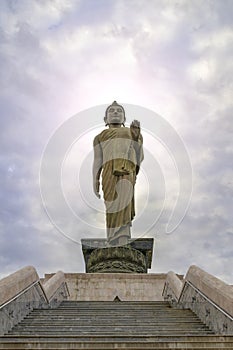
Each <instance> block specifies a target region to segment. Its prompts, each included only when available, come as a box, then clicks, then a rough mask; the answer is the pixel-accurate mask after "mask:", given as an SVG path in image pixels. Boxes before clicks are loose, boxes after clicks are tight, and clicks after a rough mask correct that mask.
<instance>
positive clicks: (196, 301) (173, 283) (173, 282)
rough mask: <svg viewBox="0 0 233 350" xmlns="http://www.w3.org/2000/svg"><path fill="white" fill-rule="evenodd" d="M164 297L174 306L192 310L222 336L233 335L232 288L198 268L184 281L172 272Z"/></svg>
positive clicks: (190, 269)
mask: <svg viewBox="0 0 233 350" xmlns="http://www.w3.org/2000/svg"><path fill="white" fill-rule="evenodd" d="M163 296H164V299H165V300H168V301H169V303H170V304H171V305H173V306H176V307H179V308H189V309H191V310H192V311H193V312H194V313H195V314H196V315H197V316H198V317H199V318H200V319H201V320H202V321H203V322H204V323H205V324H206V325H207V326H209V327H210V329H212V330H213V331H215V332H216V333H219V334H228V335H230V334H233V287H232V286H230V285H228V284H226V283H224V282H223V281H221V280H220V279H218V278H216V277H214V276H212V275H210V274H209V273H207V272H205V271H203V270H202V269H200V268H199V267H197V266H191V267H190V268H189V270H188V272H187V275H186V277H185V279H184V280H183V282H182V281H180V280H179V278H178V277H177V276H176V274H175V273H174V272H169V273H168V275H167V279H166V282H165V285H164V290H163Z"/></svg>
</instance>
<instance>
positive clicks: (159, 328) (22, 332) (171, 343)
mask: <svg viewBox="0 0 233 350" xmlns="http://www.w3.org/2000/svg"><path fill="white" fill-rule="evenodd" d="M0 349H89V350H91V349H131V350H132V349H205V350H210V349H233V336H218V335H216V334H214V333H213V332H212V331H211V330H210V329H209V328H207V327H206V326H205V325H204V324H203V323H202V322H201V321H200V320H199V319H198V318H197V316H196V315H195V314H194V313H193V312H192V311H190V310H180V309H175V308H172V307H170V306H169V304H168V303H167V302H158V301H157V302H121V301H113V302H106V301H105V302H97V301H92V302H87V301H79V302H78V301H64V302H62V303H61V305H60V306H59V307H58V308H55V309H34V310H33V311H32V312H31V313H30V314H29V315H28V316H27V317H26V318H25V319H24V320H22V321H21V322H20V323H19V324H18V325H17V326H15V327H14V328H13V329H12V330H11V331H10V332H9V333H8V334H7V335H5V336H3V337H0Z"/></svg>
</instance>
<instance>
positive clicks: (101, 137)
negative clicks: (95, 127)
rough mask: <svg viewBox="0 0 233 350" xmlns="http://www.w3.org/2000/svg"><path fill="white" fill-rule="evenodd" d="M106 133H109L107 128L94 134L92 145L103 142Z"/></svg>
mask: <svg viewBox="0 0 233 350" xmlns="http://www.w3.org/2000/svg"><path fill="white" fill-rule="evenodd" d="M108 133H109V129H104V130H103V131H101V133H99V134H98V135H96V136H95V138H94V145H96V144H97V143H100V142H103V141H104V140H105V139H106V137H107V136H108Z"/></svg>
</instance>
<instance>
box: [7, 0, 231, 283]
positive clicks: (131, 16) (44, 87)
mask: <svg viewBox="0 0 233 350" xmlns="http://www.w3.org/2000/svg"><path fill="white" fill-rule="evenodd" d="M232 57H233V2H232V1H231V0H206V1H202V0H200V1H199V0H193V1H192V0H189V1H188V0H187V1H185V0H173V1H172V0H170V1H166V0H125V1H123V0H114V1H113V0H112V1H111V0H96V1H94V0H92V1H91V0H77V1H76V0H51V1H50V0H47V1H39V0H38V1H36V0H5V1H4V0H1V1H0V84H1V85H0V115H1V127H0V134H1V138H0V145H1V156H0V172H1V175H0V183H1V207H0V215H1V221H0V266H1V268H0V276H5V275H7V274H9V273H11V272H14V271H15V270H17V269H19V268H21V267H23V266H25V265H33V266H35V268H36V269H37V271H38V272H39V274H40V275H41V276H42V275H43V274H44V273H50V272H55V271H57V270H59V269H61V270H63V271H64V272H84V262H83V257H82V252H81V246H80V243H79V242H80V238H86V237H87V238H93V237H96V238H98V237H102V236H103V237H104V235H103V232H104V230H103V227H104V212H103V209H104V208H103V202H101V201H99V202H98V203H97V199H95V198H94V197H93V193H92V191H91V183H90V182H91V162H92V139H93V137H94V135H96V134H97V133H98V132H99V131H100V130H101V129H102V128H104V122H103V114H104V110H105V106H106V105H108V104H110V103H112V101H113V100H117V101H118V102H119V103H121V104H123V105H125V106H126V114H127V115H126V118H127V122H128V123H130V121H131V120H132V119H134V118H135V117H137V118H138V119H139V120H140V121H141V125H142V133H143V136H144V143H145V161H144V162H143V166H142V172H141V174H140V175H139V179H138V181H137V184H136V186H137V188H136V200H137V199H138V200H137V217H136V218H137V219H135V224H134V226H133V229H132V232H133V235H134V234H135V235H136V237H137V235H138V237H139V236H140V235H142V233H144V231H145V227H147V224H148V222H149V223H150V222H152V223H153V222H154V221H156V225H154V226H153V227H152V228H151V230H149V231H148V232H147V233H146V237H153V238H155V247H154V257H153V266H152V269H151V270H150V272H152V273H160V272H168V271H169V270H173V271H175V272H177V273H183V274H185V273H186V271H187V269H188V267H189V266H190V265H192V264H195V265H198V266H199V267H201V268H202V269H204V270H206V271H208V272H210V273H212V274H214V275H215V276H217V277H219V278H221V279H223V280H224V281H226V282H228V283H233V274H232V266H233V222H232V209H233V200H232V198H233V196H232V195H233V161H232V156H233V141H232V140H233V137H232V136H233V123H232V114H231V113H232V101H233V99H232V89H233V81H232V77H233V61H232ZM134 106H138V107H135V108H136V109H135V108H134ZM86 110H88V111H86ZM137 111H138V113H139V114H140V115H135V113H136V114H137ZM133 114H134V115H133ZM147 114H148V115H147ZM74 116H75V117H74ZM153 118H154V119H153ZM153 120H154V121H153ZM72 123H74V124H72ZM66 126H69V127H70V129H69V128H68V129H65V128H66ZM72 126H75V133H74V132H73V131H72ZM160 126H161V129H160ZM166 126H167V127H166ZM56 130H61V131H62V132H63V134H62V132H61V134H62V135H63V136H64V137H63V139H62V140H61V144H62V147H63V146H64V148H63V151H65V154H66V157H65V159H64V161H63V168H62V169H63V172H62V176H63V178H62V181H61V187H62V191H63V193H64V196H65V197H66V199H67V201H68V202H69V207H70V208H71V210H70V211H71V212H73V213H74V212H75V213H74V214H75V218H76V223H75V221H72V220H69V217H68V216H66V214H65V213H64V211H63V208H62V205H61V203H59V201H58V202H56V196H55V194H54V197H53V193H52V194H51V193H49V194H48V197H49V196H50V197H49V198H53V201H54V207H53V208H46V209H47V210H48V209H49V210H54V213H55V216H56V219H57V222H55V224H56V225H58V226H59V225H60V227H59V229H60V231H62V232H60V231H59V229H58V227H55V226H54V225H53V223H54V222H51V220H50V219H49V218H48V215H47V214H46V211H45V208H44V205H43V203H42V199H41V193H40V191H41V188H40V182H39V174H40V164H41V158H42V155H43V154H46V152H47V150H48V148H46V145H47V144H48V143H49V142H52V143H53V142H55V141H56V140H55V139H56ZM64 130H65V131H64ZM67 130H70V132H69V131H67ZM172 133H173V134H174V135H173V136H174V139H173V140H174V141H177V142H173V146H172V143H169V142H170V141H171V139H170V136H169V135H171V134H172ZM74 140H76V141H75V143H74V144H72V142H73V141H74ZM179 141H180V142H181V143H182V145H183V146H182V147H183V151H184V153H185V152H186V151H187V153H188V154H189V159H190V164H191V167H192V173H191V172H190V171H188V174H186V173H185V169H186V170H187V169H188V167H189V163H188V160H187V159H186V160H185V161H184V158H180V157H179V155H180V152H179V151H178V148H179ZM182 147H181V148H182ZM172 159H173V165H174V166H173V167H174V169H176V170H177V169H178V173H179V174H180V175H179V176H177V172H175V171H174V169H172V166H171V163H172V161H171V160H172ZM75 160H77V162H76V161H75ZM182 164H183V171H184V173H183V174H181V173H182ZM179 169H180V171H181V172H180V171H179ZM77 174H79V177H78V181H77V176H76V175H77ZM60 175H61V174H60ZM60 175H59V176H60ZM50 176H51V177H52V176H55V177H56V176H57V174H54V173H50ZM182 176H183V178H182ZM190 179H192V183H193V188H192V197H191V202H190V206H189V209H188V211H187V213H186V215H185V216H184V218H183V220H182V222H181V223H180V225H179V226H178V228H177V229H176V230H175V231H173V232H172V233H170V234H168V233H166V229H165V228H164V227H165V226H166V225H167V222H168V220H169V217H170V215H171V213H172V205H173V202H174V203H175V201H176V199H177V198H178V197H179V189H181V187H182V184H184V183H185V184H186V182H187V181H188V180H190ZM48 183H51V178H50V179H48ZM76 185H77V186H76ZM43 186H44V183H43ZM75 186H76V187H75ZM77 188H78V189H79V190H77ZM184 188H185V189H186V191H185V192H184ZM184 188H183V193H182V195H183V197H184V198H183V201H184V202H185V204H187V201H188V197H189V194H190V193H189V192H190V191H191V187H190V184H189V185H187V186H186V187H184ZM43 190H44V188H43V189H42V192H43ZM48 191H49V190H48ZM51 191H52V187H50V192H51ZM76 191H77V193H76ZM165 192H166V196H167V197H166V198H167V201H165V200H164V193H165ZM177 196H178V197H177ZM185 196H186V197H187V198H186V197H185ZM164 202H165V206H164ZM90 203H91V205H90ZM55 204H56V205H55ZM45 206H46V205H45ZM163 206H164V207H163ZM90 207H91V208H90ZM160 207H161V208H160ZM162 208H163V209H165V210H164V213H165V214H164V215H162V216H161V218H160V219H158V218H157V216H158V215H159V212H160V210H162ZM183 211H184V208H183ZM48 214H50V213H48ZM180 214H181V213H180ZM178 216H179V215H178ZM55 221H56V220H55ZM92 221H93V222H95V224H93V222H92ZM88 223H90V224H91V226H90V227H91V228H90V229H88V226H87V225H88Z"/></svg>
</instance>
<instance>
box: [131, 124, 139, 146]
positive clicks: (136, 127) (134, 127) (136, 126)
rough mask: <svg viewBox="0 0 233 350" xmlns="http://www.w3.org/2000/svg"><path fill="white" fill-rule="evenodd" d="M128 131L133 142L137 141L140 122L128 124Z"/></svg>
mask: <svg viewBox="0 0 233 350" xmlns="http://www.w3.org/2000/svg"><path fill="white" fill-rule="evenodd" d="M130 131H131V135H132V137H133V140H134V141H138V138H139V135H140V131H141V129H140V122H139V121H138V120H133V121H132V123H131V124H130Z"/></svg>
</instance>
